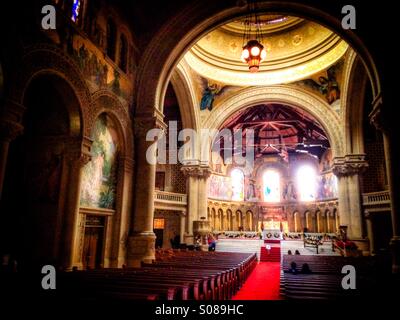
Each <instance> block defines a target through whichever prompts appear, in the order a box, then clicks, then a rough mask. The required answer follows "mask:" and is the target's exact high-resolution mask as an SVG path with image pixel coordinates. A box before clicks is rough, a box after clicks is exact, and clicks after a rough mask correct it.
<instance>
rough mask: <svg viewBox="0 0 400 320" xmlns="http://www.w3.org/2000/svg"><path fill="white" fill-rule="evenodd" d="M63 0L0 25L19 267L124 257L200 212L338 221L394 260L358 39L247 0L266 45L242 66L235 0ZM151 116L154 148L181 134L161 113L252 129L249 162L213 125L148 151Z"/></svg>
mask: <svg viewBox="0 0 400 320" xmlns="http://www.w3.org/2000/svg"><path fill="white" fill-rule="evenodd" d="M78 2H79V3H80V6H79V8H78V11H79V14H78V15H77V16H76V17H75V18H74V19H71V3H72V1H67V0H54V1H53V3H54V5H55V6H56V8H57V12H58V16H57V19H58V20H57V29H56V30H43V29H41V28H40V27H39V25H40V24H37V23H36V22H35V21H36V20H37V17H35V16H34V14H33V12H38V13H39V12H40V10H39V9H38V8H40V5H41V1H32V3H30V4H29V6H32V8H31V9H32V10H26V11H27V13H26V14H24V15H23V17H21V19H22V18H23V19H24V21H25V22H19V21H14V22H12V25H15V26H16V27H15V30H16V31H15V32H16V33H15V34H18V39H17V36H16V35H10V34H5V33H1V34H0V37H1V41H2V46H1V49H0V128H1V130H0V192H1V220H2V223H1V231H0V236H1V239H0V241H1V247H0V252H1V253H2V254H5V253H10V254H12V255H13V256H15V257H17V260H18V261H19V265H20V268H22V269H23V268H24V267H25V266H30V265H31V264H35V263H40V264H43V263H51V264H55V265H58V266H60V268H64V269H66V270H69V269H71V268H72V267H75V266H76V267H78V268H79V269H84V268H87V267H91V268H96V267H122V266H123V265H128V266H138V265H140V263H141V262H151V261H153V260H154V258H155V251H156V250H155V249H156V247H162V248H170V247H171V243H172V241H170V240H171V239H173V238H174V237H176V236H178V237H179V242H180V243H181V244H186V245H193V244H194V243H195V237H196V232H197V229H196V226H198V225H199V223H200V222H206V225H207V226H208V227H209V231H210V232H212V233H214V234H215V235H220V236H221V235H224V234H225V235H226V234H229V233H232V234H235V233H236V234H240V233H241V234H242V235H243V234H257V235H258V234H260V233H262V230H263V229H279V230H281V231H282V232H283V234H286V235H291V234H296V233H302V232H303V231H305V232H312V233H319V234H336V233H337V232H338V231H339V227H341V226H344V227H347V236H348V238H349V239H351V240H352V241H354V243H356V245H357V246H358V247H359V249H360V250H361V251H362V253H363V254H364V255H380V254H381V255H390V254H392V257H393V260H392V261H393V265H392V267H393V272H399V271H400V254H399V252H400V250H399V247H400V245H399V243H400V240H399V239H400V221H399V219H400V214H399V210H400V207H399V206H398V201H397V199H395V195H396V194H398V192H399V186H398V183H399V182H398V180H400V179H397V180H396V177H398V176H399V173H398V172H397V171H398V170H399V168H398V167H396V166H395V165H394V161H396V159H397V158H396V154H395V152H394V151H393V150H394V148H393V145H395V137H394V134H393V133H392V132H391V131H390V130H389V129H388V128H389V127H390V124H391V117H390V113H389V112H388V111H387V110H386V109H385V107H384V104H383V101H384V98H385V97H384V96H382V95H381V87H380V86H381V81H380V77H379V75H378V72H377V70H378V69H377V65H376V62H375V61H374V60H372V58H371V57H373V55H370V54H369V53H368V50H367V49H369V48H368V46H367V45H368V43H365V45H366V47H364V46H361V45H359V43H362V41H355V39H359V38H358V36H357V35H356V34H353V33H349V34H343V33H341V32H339V31H338V25H340V21H339V20H338V21H339V22H335V21H336V20H335V21H333V20H329V19H328V18H326V14H325V15H321V17H322V18H320V19H321V21H320V23H318V22H317V21H318V19H319V18H318V17H313V16H312V14H314V13H313V12H314V11H313V10H314V9H310V10H309V11H307V10H306V9H304V8H303V10H305V11H303V14H299V10H300V9H299V8H297V7H296V6H289V7H288V8H289V9H287V10H289V11H291V14H287V13H285V14H283V13H282V14H279V15H278V14H274V15H272V14H269V13H268V12H279V11H280V10H281V9H279V8H273V7H271V5H269V4H268V1H266V2H263V1H260V2H259V3H260V5H259V9H258V10H259V13H260V19H261V21H263V23H262V26H261V32H262V34H263V38H264V39H265V40H264V41H265V43H264V45H265V48H266V51H267V58H266V59H265V61H263V62H262V63H261V66H260V70H259V71H258V72H257V73H250V72H249V71H248V67H247V65H246V64H244V63H242V62H241V61H240V52H241V48H242V37H243V32H244V25H243V22H242V21H241V19H242V18H243V15H244V14H245V12H246V11H245V10H246V9H245V7H243V6H239V5H237V4H236V1H223V2H224V4H222V3H221V4H220V5H218V6H217V5H215V6H213V5H211V1H204V3H203V1H200V2H198V3H197V4H195V3H192V2H191V1H188V3H187V4H186V5H187V6H185V9H184V10H179V7H180V6H181V5H182V3H181V2H177V4H176V5H174V4H171V6H172V7H174V6H176V9H178V10H173V11H171V10H169V11H168V10H166V12H164V13H160V15H168V17H169V18H168V19H164V18H165V17H164V16H162V17H160V20H159V21H158V23H156V24H154V25H151V26H150V25H149V22H148V21H147V20H148V18H146V13H147V11H148V10H147V9H148V8H147V7H146V5H145V4H140V5H139V4H137V5H136V2H135V5H134V4H132V3H133V2H132V3H130V2H127V4H122V3H121V2H116V3H115V4H113V3H114V2H112V1H106V0H104V1H91V0H84V1H83V0H82V1H78ZM128 3H129V4H128ZM200 3H201V5H200ZM208 5H209V8H208V9H207V6H208ZM199 6H201V8H203V9H201V10H200V9H199ZM146 8H147V9H146ZM290 8H292V9H290ZM296 8H297V9H296ZM75 9H76V8H75ZM274 9H275V10H274ZM161 11H162V10H161ZM28 12H31V13H28ZM307 12H310V13H307ZM189 15H190V16H192V17H193V19H192V20H191V21H190V22H187V21H186V19H184V18H183V17H185V16H189ZM308 15H309V19H307V18H305V17H307V16H308ZM206 16H207V17H208V18H209V19H205V17H206ZM29 22H30V23H32V25H35V26H37V27H32V28H27V27H26V28H18V27H17V25H23V26H27V24H28V23H29ZM10 23H11V22H10ZM35 23H36V24H35ZM177 26H179V27H177ZM2 29H3V30H5V29H7V28H5V27H3V28H2ZM8 29H9V28H8ZM28 29H30V30H29V32H28ZM165 34H169V35H170V36H168V37H165ZM358 45H359V46H358ZM376 59H378V58H376ZM154 128H160V129H162V130H163V132H165V133H166V140H167V141H168V143H167V147H168V151H177V150H178V149H180V148H181V147H182V145H183V144H184V143H183V141H184V140H180V141H174V138H173V130H175V131H176V132H177V133H179V132H181V130H182V129H193V130H195V131H196V132H198V131H200V130H201V129H217V130H225V132H231V133H233V132H235V131H236V130H240V129H241V130H249V129H251V130H252V132H253V133H254V139H253V141H252V142H249V141H248V140H247V139H246V138H245V137H244V136H243V137H242V138H243V139H241V141H242V147H243V148H252V150H253V151H254V152H253V154H252V155H251V157H252V159H251V160H252V161H251V162H252V164H251V165H248V163H247V162H246V164H243V162H240V161H237V159H236V158H235V156H233V155H241V156H242V158H243V156H244V154H243V153H242V152H241V151H238V149H236V147H235V146H233V147H229V145H232V144H229V143H230V142H232V141H233V140H232V139H231V140H229V138H228V139H227V140H224V139H222V138H221V139H220V138H218V139H215V140H213V141H212V142H211V143H210V145H209V149H208V151H207V152H206V154H207V156H206V157H204V152H202V151H203V150H201V149H202V146H201V143H200V141H195V142H194V143H193V149H192V150H191V151H192V153H191V154H190V155H189V156H188V157H186V158H185V161H183V162H178V163H171V161H169V160H171V157H173V156H172V154H173V153H171V152H169V153H168V154H169V157H168V159H167V161H166V162H158V163H157V164H155V165H154V164H151V163H150V162H149V161H148V160H149V159H148V158H146V155H147V156H149V154H148V153H147V152H146V151H147V150H148V148H149V147H150V146H152V145H153V143H154V141H153V140H152V141H148V140H146V134H147V133H148V132H149V130H151V129H154ZM171 128H173V130H171ZM215 147H219V150H217V151H215V150H216V149H218V148H215ZM246 150H247V149H246ZM226 154H228V157H226ZM229 155H230V156H229ZM150 157H155V155H154V154H151V155H150ZM239 158H240V157H239Z"/></svg>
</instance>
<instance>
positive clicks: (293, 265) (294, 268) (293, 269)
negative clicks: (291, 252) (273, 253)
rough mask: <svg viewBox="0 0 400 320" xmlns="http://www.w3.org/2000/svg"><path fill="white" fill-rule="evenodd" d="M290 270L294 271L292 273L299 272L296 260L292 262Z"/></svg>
mask: <svg viewBox="0 0 400 320" xmlns="http://www.w3.org/2000/svg"><path fill="white" fill-rule="evenodd" d="M289 272H290V273H292V274H297V264H296V262H294V261H292V263H291V264H290V269H289Z"/></svg>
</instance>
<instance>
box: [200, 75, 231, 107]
mask: <svg viewBox="0 0 400 320" xmlns="http://www.w3.org/2000/svg"><path fill="white" fill-rule="evenodd" d="M201 87H202V92H203V95H202V97H201V101H200V110H209V111H211V110H212V108H213V103H214V99H215V97H217V96H221V95H222V94H223V93H224V92H226V91H227V89H229V88H232V87H233V86H221V85H219V84H216V83H210V82H209V81H208V80H207V79H204V78H203V77H201Z"/></svg>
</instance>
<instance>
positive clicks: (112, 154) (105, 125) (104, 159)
mask: <svg viewBox="0 0 400 320" xmlns="http://www.w3.org/2000/svg"><path fill="white" fill-rule="evenodd" d="M92 138H93V144H92V160H91V161H90V162H89V163H87V164H86V165H85V167H84V168H83V177H82V186H81V199H80V205H81V207H89V208H104V209H115V193H116V182H117V163H118V162H117V157H118V143H117V133H116V130H115V128H114V126H113V123H112V121H111V119H110V118H109V117H107V116H106V115H105V114H102V115H101V116H100V117H99V118H98V119H97V120H96V123H95V127H94V130H93V136H92Z"/></svg>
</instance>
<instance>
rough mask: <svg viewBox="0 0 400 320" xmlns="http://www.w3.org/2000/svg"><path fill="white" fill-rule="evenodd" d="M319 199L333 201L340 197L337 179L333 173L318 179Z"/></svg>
mask: <svg viewBox="0 0 400 320" xmlns="http://www.w3.org/2000/svg"><path fill="white" fill-rule="evenodd" d="M318 187H319V189H318V199H319V200H325V199H333V198H337V197H338V185H337V178H336V176H335V175H334V174H333V173H332V172H329V173H327V174H324V175H321V176H320V177H319V179H318Z"/></svg>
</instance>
